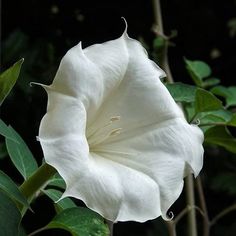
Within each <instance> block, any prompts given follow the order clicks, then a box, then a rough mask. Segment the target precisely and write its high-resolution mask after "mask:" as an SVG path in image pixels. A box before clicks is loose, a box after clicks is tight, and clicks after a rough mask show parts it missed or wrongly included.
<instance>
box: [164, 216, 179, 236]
mask: <svg viewBox="0 0 236 236" xmlns="http://www.w3.org/2000/svg"><path fill="white" fill-rule="evenodd" d="M165 224H166V227H167V230H168V235H169V236H177V234H176V229H175V222H174V221H172V220H171V221H166V222H165Z"/></svg>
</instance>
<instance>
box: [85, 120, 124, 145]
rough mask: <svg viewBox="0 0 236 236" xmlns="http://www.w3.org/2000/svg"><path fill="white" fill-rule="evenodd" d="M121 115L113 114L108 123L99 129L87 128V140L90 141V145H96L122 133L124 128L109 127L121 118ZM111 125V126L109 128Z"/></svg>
mask: <svg viewBox="0 0 236 236" xmlns="http://www.w3.org/2000/svg"><path fill="white" fill-rule="evenodd" d="M120 118H121V117H120V116H112V117H110V119H109V121H108V123H106V124H105V125H104V126H102V127H99V128H97V129H91V128H90V129H89V128H88V129H87V135H86V137H87V140H88V143H89V146H90V148H91V146H93V147H94V146H95V145H97V144H100V143H102V142H104V141H105V140H107V139H108V138H109V137H115V136H117V135H119V134H120V133H121V130H122V128H112V127H109V126H111V125H113V123H114V122H116V121H119V120H120ZM108 127H109V128H108Z"/></svg>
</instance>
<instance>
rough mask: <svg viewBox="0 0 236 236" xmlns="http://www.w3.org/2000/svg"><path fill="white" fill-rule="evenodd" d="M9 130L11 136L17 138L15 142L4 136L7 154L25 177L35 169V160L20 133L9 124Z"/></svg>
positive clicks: (36, 166)
mask: <svg viewBox="0 0 236 236" xmlns="http://www.w3.org/2000/svg"><path fill="white" fill-rule="evenodd" d="M9 130H10V132H11V137H12V138H13V139H15V140H17V142H15V141H12V139H8V138H6V146H7V150H8V153H9V156H10V158H11V160H12V162H13V164H14V165H15V167H16V168H17V170H18V171H19V172H20V173H21V175H22V176H23V177H24V179H27V178H29V177H30V176H31V175H32V174H33V173H34V171H36V170H37V168H38V165H37V162H36V161H35V159H34V157H33V155H32V153H31V151H30V150H29V148H28V147H27V145H26V143H25V142H24V140H23V139H22V138H21V137H20V135H19V134H18V133H17V132H16V131H15V130H14V129H13V128H12V127H10V126H9Z"/></svg>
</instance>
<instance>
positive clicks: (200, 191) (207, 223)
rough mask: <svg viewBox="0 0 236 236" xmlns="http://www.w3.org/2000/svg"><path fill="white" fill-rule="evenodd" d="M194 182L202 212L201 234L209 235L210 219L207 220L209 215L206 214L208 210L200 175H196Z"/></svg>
mask: <svg viewBox="0 0 236 236" xmlns="http://www.w3.org/2000/svg"><path fill="white" fill-rule="evenodd" d="M196 183H197V191H198V196H199V201H200V206H201V209H202V210H203V212H204V217H203V234H202V235H203V236H209V235H210V220H209V216H208V210H207V206H206V200H205V196H204V192H203V187H202V181H201V177H200V176H198V177H197V180H196Z"/></svg>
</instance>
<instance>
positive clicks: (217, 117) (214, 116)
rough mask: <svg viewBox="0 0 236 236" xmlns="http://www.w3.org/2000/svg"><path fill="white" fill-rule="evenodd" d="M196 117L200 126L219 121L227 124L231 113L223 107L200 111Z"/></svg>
mask: <svg viewBox="0 0 236 236" xmlns="http://www.w3.org/2000/svg"><path fill="white" fill-rule="evenodd" d="M198 119H199V120H200V126H201V125H204V124H208V123H217V122H219V123H221V124H225V125H226V124H228V122H230V121H231V119H232V113H231V112H230V111H228V110H225V109H219V110H215V111H208V112H202V113H201V114H200V115H199V117H198Z"/></svg>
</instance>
